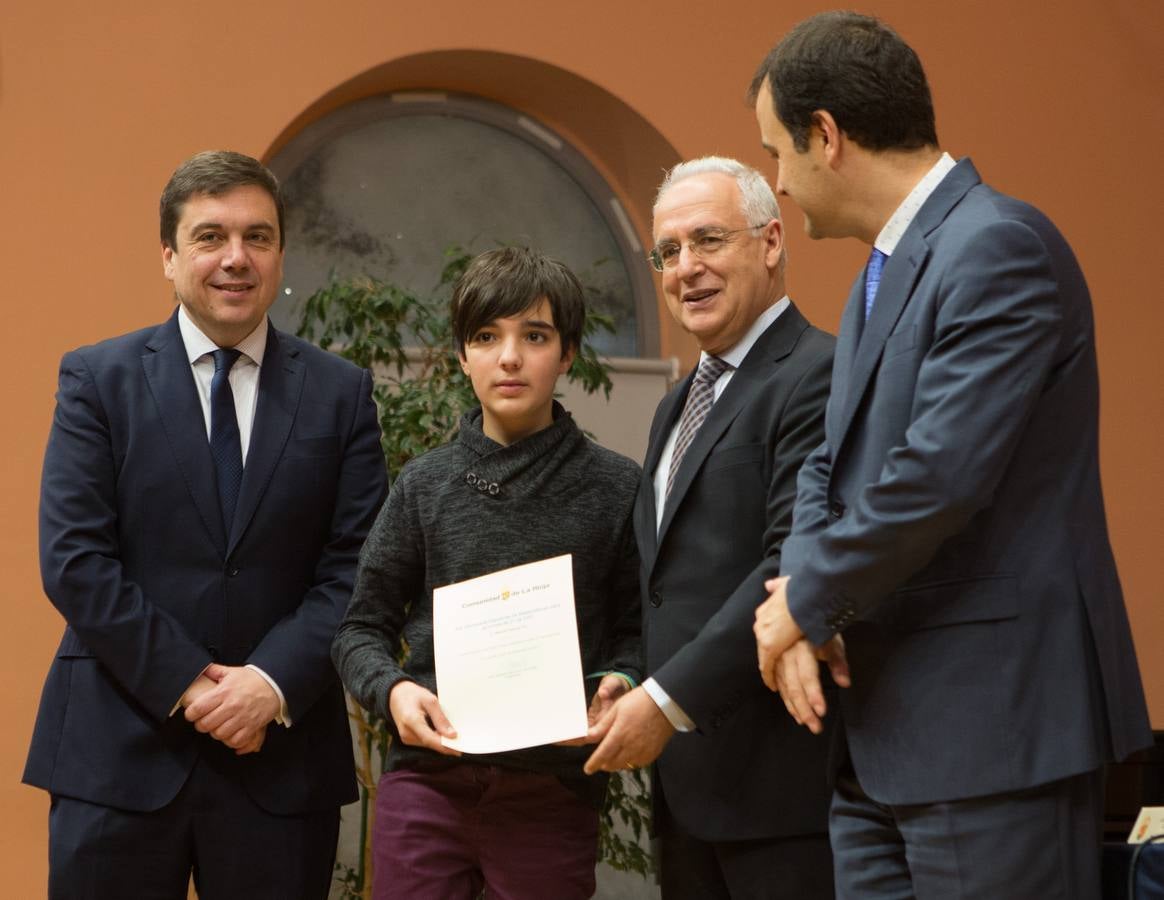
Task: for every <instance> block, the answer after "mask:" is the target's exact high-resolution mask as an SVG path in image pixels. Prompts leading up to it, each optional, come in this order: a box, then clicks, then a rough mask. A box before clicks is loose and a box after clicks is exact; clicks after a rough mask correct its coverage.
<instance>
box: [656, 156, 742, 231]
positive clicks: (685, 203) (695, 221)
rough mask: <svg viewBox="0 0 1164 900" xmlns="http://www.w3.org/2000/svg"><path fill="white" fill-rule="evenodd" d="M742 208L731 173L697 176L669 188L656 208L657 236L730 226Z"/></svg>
mask: <svg viewBox="0 0 1164 900" xmlns="http://www.w3.org/2000/svg"><path fill="white" fill-rule="evenodd" d="M741 215H742V213H741V211H740V189H739V186H738V185H737V184H736V180H735V179H734V178H732V177H731V176H730V175H721V174H720V173H718V172H716V173H710V174H707V175H693V176H691V177H690V178H686V179H684V180H683V181H680V182H679V183H678V184H676V185H673V186H672V187H671V188H669V189H668V190H667V192H666V193H665V194H663V196H662V197H660V198H659V203H658V205H656V207H655V216H654V223H653V225H654V234H655V238H656V239H658V238H660V237H674V236H676V235H677V234H692V233H695V232H697V231H700V230H706V229H708V228H728V227H731V223H732V222H733V221H734V219H735V218H738V217H740V216H741Z"/></svg>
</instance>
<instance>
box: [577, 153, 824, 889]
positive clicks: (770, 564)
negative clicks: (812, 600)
mask: <svg viewBox="0 0 1164 900" xmlns="http://www.w3.org/2000/svg"><path fill="white" fill-rule="evenodd" d="M654 237H655V246H654V248H653V249H652V251H651V254H650V262H651V264H652V265H653V266H654V268H655V270H656V271H657V272H659V273H660V274H661V275H662V280H663V294H664V296H665V297H666V300H667V306H668V308H669V309H670V311H671V314H672V315H673V316H674V317H675V320H676V321H677V322H678V323H679V324H680V325H681V326H682V327H683V328H684V329H685V330H686V331H688V332H690V333H691V335H692V336H693V337H694V338H695V340H696V341H697V342H698V344H699V347H700V350H701V351H702V352H701V353H700V360H699V366H698V367H697V369H696V370H695V371H694V372H693V373H692V374H691V375H689V376H688V377H687V378H686V379H684V380H683V381H682V382H681V383H680V384H679V385H678V386H677V387H676V388H675V389H674V390H673V391H671V393H670V394H668V395H667V396H666V397H665V398H664V399H663V401H662V403H660V405H659V409H658V411H657V412H656V414H655V420H654V422H653V423H652V425H651V434H650V444H649V447H648V450H647V458H646V463H645V464H644V467H643V468H644V474H643V481H642V484H641V485H640V490H639V497H638V503H637V506H636V509H635V535H636V537H637V540H638V545H639V552H640V555H641V557H642V577H641V579H640V580H641V585H642V592H643V610H644V624H643V643H644V647H645V648H646V671H647V672H648V674H649V675H650V677H649V678H648V679H647V681H646V682H645V683H644V684H643V685H642V686H641V687H639V688H635V689H634V690H633V691H630V692H629V693H628V694H626V695H624V696H623V697H622V698H621V699H620V700H619V701H618V703H617V704H616V705H615V706H614V707H613V708H612V709H611V710H610V712H609V713H608V715H607V716H605V717H604V718H603V719H602V720H600V721H599V722H598V723H597V724H596V725H595V727H594V728H593V729H592V731H591V738H592V739H593V740H596V741H600V743H599V746H598V748H597V749H596V750H595V751H594V754H593V755H592V756H591V758H590V760H589V761H588V762H587V771H591V772H593V771H598V770H602V769H607V770H614V769H618V768H624V767H627V766H644V765H648V764H651V763H655V768H654V770H653V776H654V777H653V788H654V824H655V832H656V834H657V836H658V837H659V839H660V861H661V868H662V888H663V897H664V898H665V900H675V898H685V897H690V898H699V900H707V898H733V900H740V898H749V900H751V898H780V897H787V898H797V900H806V898H807V900H813V898H819V897H832V895H833V890H832V866H831V856H830V851H829V844H828V837H827V835H826V827H827V826H826V820H827V812H828V799H829V789H828V785H827V783H826V771H825V768H826V757H827V756H828V752H829V747H830V743H831V740H832V729H831V727H826V729H825V731H824V733H822V734H819V735H813V734H810V733H808V732H807V731H805V730H804V729H799V728H797V727H796V726H795V724H794V723H792V720H791V719H790V718H789V717H788V715H787V713H786V712H785V710H784V707H783V705H782V704H781V702H780V699H779V697H778V696H776V695H774V694H771V693H770V692H768V691H766V690H765V688H764V685H763V682H762V681H761V679H760V675H759V672H758V671H757V669H756V660H755V653H754V649H753V648H754V638H753V633H752V624H753V620H754V616H755V610H756V607H757V606H758V605H759V604H760V603H761V602H762V601H763V599H764V597H765V596H766V591H765V590H764V581H765V579H767V578H771V577H772V576H774V575H775V574H776V573H777V572H778V571H779V568H780V547H781V543H782V542H783V540H784V537H785V535H787V534H788V532H789V530H790V528H791V525H792V504H793V500H794V498H795V495H796V473H797V471H798V470H799V469H800V466H801V463H802V462H803V461H804V458H805V456H806V455H807V454H808V453H809V452H810V451H811V450H813V449H814V448H815V447H816V446H817V445H818V444H819V443H820V442H821V440H822V439H823V435H824V423H823V418H824V407H825V402H826V400H827V398H828V392H829V372H830V369H831V365H832V356H833V344H834V341H833V338H832V337H831V336H829V335H827V334H825V333H824V332H822V331H820V330H818V329H816V328H814V327H813V326H812V325H810V324H809V323H808V321H807V320H806V319H805V318H804V316H802V315H801V314H800V311H799V310H797V308H796V307H795V306H794V305H793V304H792V301H791V300H789V298H788V296H787V295H786V293H785V289H784V268H785V263H786V254H785V251H784V229H783V224H782V222H781V220H780V210H779V208H778V207H777V204H776V198H775V196H774V195H773V193H772V189H771V188H770V187H769V186H768V183H767V182H766V181H765V180H764V178H763V176H762V175H760V173H759V172H757V171H755V170H754V169H750V168H748V167H747V166H744V165H743V164H741V163H739V162H736V161H735V160H731V159H724V158H720V157H705V158H703V159H696V160H692V161H690V162H685V163H681V164H680V165H678V166H676V167H675V168H674V169H672V170H671V171H670V172H669V173H668V175H667V177H666V179H665V180H664V182H663V184H662V186H661V187H660V189H659V194H658V196H657V198H656V200H655V209H654ZM834 675H835V677H836V678H837V680H838V681H840V682H841V683H844V681H845V673H844V671H843V668H842V667H841V665H840V664H839V662H838V665H837V666H836V671H835V672H834ZM826 724H827V725H829V726H831V724H832V723H831V722H828V723H826ZM677 732H678V734H676V733H677ZM672 738H674V739H672Z"/></svg>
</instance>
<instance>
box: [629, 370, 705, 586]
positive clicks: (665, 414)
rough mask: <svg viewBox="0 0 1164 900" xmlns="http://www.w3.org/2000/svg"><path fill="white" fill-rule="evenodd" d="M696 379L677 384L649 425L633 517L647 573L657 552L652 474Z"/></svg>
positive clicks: (688, 379)
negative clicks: (649, 430)
mask: <svg viewBox="0 0 1164 900" xmlns="http://www.w3.org/2000/svg"><path fill="white" fill-rule="evenodd" d="M694 378H695V371H694V370H692V371H691V372H690V373H688V375H687V377H686V378H685V379H683V381H681V382H680V383H679V384H678V385H676V386H675V387H674V388H673V389H672V390H671V391H670V392H669V393H668V394H667V396H666V397H664V398H663V400H662V401H661V402H660V403H659V408H658V409H657V410H656V411H655V418H654V421H653V422H652V423H651V434H650V437H649V438H648V440H647V458H646V459H645V460H644V461H643V477H642V478H641V479H640V483H639V497H638V502H637V503H636V504H635V515H636V516H637V517H639V532H640V534H642V536H643V541H644V543H643V545H642V546H640V548H639V555H640V556H641V557H642V561H643V565H645V566H646V567H647V569H648V570H649V569H650V568H651V566H653V565H654V562H655V554H656V552H657V551H658V548H659V543H658V531H657V529H656V527H655V522H656V521H657V520H658V509H657V507H656V506H655V471H656V469H658V467H659V457H660V456H662V455H663V447H664V445H665V444H666V443H667V438H668V437H669V436H670V434H671V429H672V428H674V427H675V422H676V420H677V419H678V418H679V414H680V413H681V412H682V410H683V404H684V403H685V402H686V401H687V392H688V391H689V390H690V389H691V382H692V380H693V379H694Z"/></svg>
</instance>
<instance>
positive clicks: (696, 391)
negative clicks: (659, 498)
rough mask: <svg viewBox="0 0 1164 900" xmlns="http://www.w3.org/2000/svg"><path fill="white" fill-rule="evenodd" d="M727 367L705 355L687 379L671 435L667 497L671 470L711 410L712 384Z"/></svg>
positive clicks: (674, 469) (677, 466)
mask: <svg viewBox="0 0 1164 900" xmlns="http://www.w3.org/2000/svg"><path fill="white" fill-rule="evenodd" d="M730 368H731V366H730V365H729V364H728V363H725V362H724V361H723V360H722V359H720V358H719V357H718V356H705V357H704V358H703V359H702V360H700V362H699V368H698V369H696V370H695V379H694V380H693V381H692V382H691V389H690V390H689V391H688V392H687V403H686V404H685V405H684V406H683V415H682V416H681V417H680V418H679V434H678V436H677V437H676V438H675V450H674V452H673V453H672V454H671V468H670V470H669V471H668V472H667V494H666V496H667V497H670V496H671V487H672V485H674V483H675V473H676V472H677V471H679V463H681V462H683V455H684V454H685V453H686V452H687V448H688V447H690V446H691V442H692V441H693V440H694V439H695V432H697V431H699V426H700V425H702V424H703V420H704V419H706V418H707V414H708V412H710V411H711V404H712V403H714V402H715V383H716V381H718V380H719V376H720V375H722V374H723V373H724V372H725V371H727V370H728V369H730ZM664 499H666V497H664Z"/></svg>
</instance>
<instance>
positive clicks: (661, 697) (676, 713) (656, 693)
mask: <svg viewBox="0 0 1164 900" xmlns="http://www.w3.org/2000/svg"><path fill="white" fill-rule="evenodd" d="M791 302H792V301H791V300H789V299H788V297H787V296H784V297H782V298H781V299H780V300H779V301H778V302H776V303H773V304H772V305H771V306H769V307H768V308H767V309H765V310H764V311H763V312H762V313H760V315H759V316H757V317H756V321H755V322H753V323H752V327H751V328H749V329H748V330H747V331H746V332H744V336H743V337H742V338H740V339H739V341H737V342H736V344H735V345H734V346H733V347H732V348H731V349H730V350H727V351H725V352H724V353H721V354H719V358H720V359H722V360H723V361H724V362H725V363H727V364H728V365H729V366H730V368H728V369H726V370H725V371H724V373H723V374H722V375H720V376H719V378H718V379H717V380H716V382H715V386H714V388H713V391H714V393H713V395H712V396H713V398H714V399H713V401H712V402H713V403H714V402H715V400H718V399H719V398H720V396H721V395H722V394H723V392H724V390H725V389H726V388H727V386H728V382H730V381H731V380H732V375H733V374H735V371H736V369H738V368H739V367H740V364H741V363H742V362H743V361H744V358H745V357H747V355H748V352H749V351H750V350H751V349H752V347H753V346H754V345H755V343H756V341H757V340H759V339H760V335H762V334H763V333H764V332H765V331H767V330H768V327H769V326H770V325H771V324H772V323H773V322H775V321H776V320H777V319H778V318H779V317H780V314H781V313H782V312H784V310H786V309H788V305H789V304H790V303H791ZM706 356H707V354H706V353H703V352H701V353H700V354H699V361H700V362H703V360H704V358H705V357H706ZM681 418H682V415H680V416H679V418H677V419H676V420H675V424H674V425H673V426H672V427H671V433H670V435H668V436H667V443H665V444H664V445H663V453H662V455H661V456H660V457H659V464H658V466H657V467H656V468H655V477H654V485H655V530H656V532H657V531H658V528H659V526H660V525H662V523H663V504H664V503H665V501H666V497H667V474H668V472H670V471H671V457H672V456H674V454H675V439H676V438H677V437H678V434H679V419H681ZM643 690H644V691H646V692H647V694H648V696H650V698H651V699H652V700H654V701H655V703H656V704H657V705H658V707H659V709H660V710H661V711H662V713H663V715H665V716H666V717H667V721H668V722H670V723H671V725H672V726H673V727H674V728H675V730H676V731H693V730H694V729H695V723H694V722H692V721H691V718H690V717H689V716H688V715H687V713H685V712H684V711H683V710H682V708H681V707H680V706H679V704H678V703H676V702H675V701H674V700H672V699H671V697H670V696H669V695H668V694H667V692H666V691H665V690H663V688H662V686H661V685H660V684H659V682H657V681H655V679H654V678H648V679H647V680H646V681H644V682H643Z"/></svg>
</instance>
